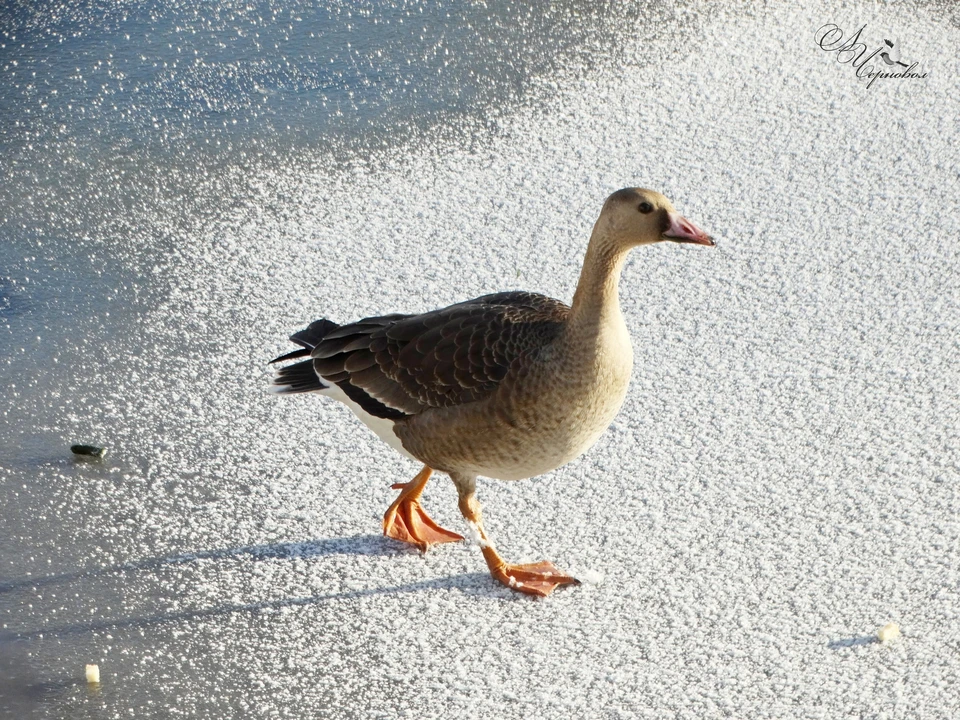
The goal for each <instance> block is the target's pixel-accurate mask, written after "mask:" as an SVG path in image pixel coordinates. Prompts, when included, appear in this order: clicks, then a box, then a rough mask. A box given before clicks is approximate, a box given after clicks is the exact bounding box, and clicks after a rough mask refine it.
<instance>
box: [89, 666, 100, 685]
mask: <svg viewBox="0 0 960 720" xmlns="http://www.w3.org/2000/svg"><path fill="white" fill-rule="evenodd" d="M87 682H88V683H90V684H93V683H98V684H99V682H100V666H99V665H87Z"/></svg>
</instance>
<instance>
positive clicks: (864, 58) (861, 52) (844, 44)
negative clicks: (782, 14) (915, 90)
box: [814, 23, 927, 87]
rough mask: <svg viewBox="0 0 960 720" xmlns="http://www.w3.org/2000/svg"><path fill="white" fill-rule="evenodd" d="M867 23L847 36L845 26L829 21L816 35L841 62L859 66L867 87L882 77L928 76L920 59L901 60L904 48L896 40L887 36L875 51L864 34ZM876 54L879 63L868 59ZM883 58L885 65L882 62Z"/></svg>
mask: <svg viewBox="0 0 960 720" xmlns="http://www.w3.org/2000/svg"><path fill="white" fill-rule="evenodd" d="M866 27H867V26H866V25H863V26H862V27H861V28H860V29H859V30H857V31H856V32H855V33H854V34H853V35H850V36H849V37H848V38H846V39H844V37H843V30H841V29H840V26H839V25H835V24H833V23H827V24H826V25H822V26H821V27H820V28H819V29H817V32H816V34H815V35H814V39H815V40H816V42H817V45H818V46H819V47H820V49H821V50H823V51H825V52H835V53H836V54H837V62H838V63H840V64H841V65H843V64H846V63H850V66H851V67H853V68H856V71H857V80H861V81H863V82H866V83H867V87H870V86H871V85H873V83H874V82H876V81H877V80H880V79H895V80H905V79H917V80H919V79H921V78H925V77H927V72H926V71H925V70H923V68H919V69H917V65H918V64H919V63H916V62H914V63H912V64H910V65H907V63H905V62H902V61H901V60H900V51H899V50H898V49H897V48H896V42H894V41H893V40H886V39H885V40H884V41H883V43H882V44H881V45H880V46H879V47H878V48H877V49H876V50H873V51H872V52H871V51H870V48H869V47H868V46H867V43H866V41H865V40H862V39H861V37H860V36H861V34H862V33H863V31H864V30H865V29H866ZM874 58H877V60H878V61H877V65H876V66H874V65H868V64H867V63H868V62H870V61H871V60H873V59H874ZM879 61H883V63H884V65H880V64H879Z"/></svg>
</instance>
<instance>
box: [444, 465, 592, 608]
mask: <svg viewBox="0 0 960 720" xmlns="http://www.w3.org/2000/svg"><path fill="white" fill-rule="evenodd" d="M450 477H451V478H453V482H454V484H455V485H456V486H457V492H458V493H459V495H460V512H461V514H462V515H463V517H464V519H465V520H466V521H467V524H468V525H469V526H470V528H471V529H472V530H473V531H474V533H475V535H476V539H477V541H478V542H479V544H480V550H481V552H482V553H483V559H484V560H486V562H487V567H488V568H489V569H490V574H491V575H492V576H493V577H494V579H496V580H498V581H499V582H501V583H503V584H504V585H506V586H507V587H509V588H512V589H514V590H516V591H518V592H522V593H527V594H528V595H537V596H539V597H546V596H547V595H549V594H550V593H552V592H553V591H554V590H556V589H557V588H558V587H560V586H561V585H579V584H580V581H579V580H577V579H576V578H575V577H572V576H570V575H567V574H566V573H563V572H561V571H560V570H558V569H557V568H556V566H555V565H554V564H553V563H552V562H549V561H548V560H541V561H540V562H536V563H525V564H520V565H511V564H509V563H507V562H505V561H504V559H503V558H502V557H500V554H499V553H498V552H497V551H496V549H495V548H494V547H493V543H491V542H490V539H489V537H487V534H486V532H484V530H483V521H482V519H481V517H480V503H479V502H478V501H477V495H476V486H477V479H476V478H475V477H468V476H462V475H451V476H450Z"/></svg>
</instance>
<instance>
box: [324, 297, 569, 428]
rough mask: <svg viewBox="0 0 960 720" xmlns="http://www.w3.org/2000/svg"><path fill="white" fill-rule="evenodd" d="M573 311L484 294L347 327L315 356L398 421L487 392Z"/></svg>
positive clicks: (354, 392) (369, 406)
mask: <svg viewBox="0 0 960 720" xmlns="http://www.w3.org/2000/svg"><path fill="white" fill-rule="evenodd" d="M569 312H570V308H569V307H567V306H566V305H564V304H563V303H562V302H559V301H558V300H553V299H551V298H548V297H545V296H543V295H536V294H533V293H522V292H507V293H497V294H495V295H485V296H483V297H480V298H477V299H476V300H469V301H467V302H463V303H459V304H457V305H451V306H450V307H446V308H443V309H441V310H434V311H432V312H428V313H424V314H422V315H386V316H383V317H373V318H366V319H364V320H360V321H359V322H355V323H351V324H349V325H343V326H341V327H339V328H337V329H336V330H333V331H332V332H330V333H328V334H327V335H326V336H324V338H323V340H322V341H320V343H319V344H318V345H317V346H316V347H315V348H314V349H313V352H312V353H311V357H312V358H313V367H314V370H315V371H316V373H317V375H319V376H320V377H321V378H323V379H324V380H326V381H329V382H333V383H336V384H337V385H339V386H340V387H341V388H342V389H343V390H344V391H345V392H346V394H347V396H348V397H350V398H351V399H352V400H354V402H356V403H358V404H359V405H360V406H361V407H362V408H363V409H364V410H366V411H367V412H369V413H371V414H373V415H376V416H377V417H384V418H391V419H399V418H402V417H407V416H410V415H416V414H418V413H421V412H423V411H424V410H427V409H429V408H436V407H449V406H451V405H462V404H465V403H469V402H474V401H476V400H481V399H483V398H485V397H487V396H488V395H490V394H491V393H492V392H493V391H494V390H495V389H496V387H497V385H498V384H499V383H500V381H501V380H503V378H504V377H505V376H506V374H507V372H508V371H509V369H510V367H511V365H512V364H513V363H514V362H516V361H517V360H518V359H519V358H521V357H524V356H526V355H529V354H531V353H536V352H538V351H539V350H540V349H541V348H543V347H545V346H547V345H549V344H550V343H551V342H552V341H553V340H554V339H555V338H556V337H557V335H558V334H559V333H560V330H561V329H562V327H563V322H564V321H565V320H566V318H567V315H568V314H569Z"/></svg>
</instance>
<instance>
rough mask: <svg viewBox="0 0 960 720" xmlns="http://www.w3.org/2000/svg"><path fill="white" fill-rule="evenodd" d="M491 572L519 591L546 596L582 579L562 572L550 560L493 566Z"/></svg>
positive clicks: (576, 583)
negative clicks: (562, 586)
mask: <svg viewBox="0 0 960 720" xmlns="http://www.w3.org/2000/svg"><path fill="white" fill-rule="evenodd" d="M490 574H491V575H493V577H494V578H495V579H497V580H499V581H500V582H502V583H503V584H504V585H506V586H507V587H509V588H510V589H512V590H516V591H517V592H522V593H526V594H528V595H536V596H538V597H546V596H547V595H549V594H550V593H552V592H553V591H554V590H556V589H557V588H558V587H560V586H561V585H579V584H580V581H579V580H577V579H576V578H575V577H573V576H571V575H567V574H566V573H563V572H561V571H560V570H558V569H557V567H556V566H555V565H554V564H553V563H552V562H549V561H548V560H541V561H540V562H536V563H526V564H522V565H506V564H504V565H502V566H500V567H497V568H491V569H490Z"/></svg>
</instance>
